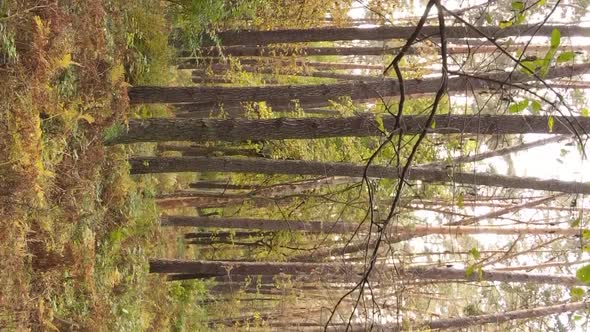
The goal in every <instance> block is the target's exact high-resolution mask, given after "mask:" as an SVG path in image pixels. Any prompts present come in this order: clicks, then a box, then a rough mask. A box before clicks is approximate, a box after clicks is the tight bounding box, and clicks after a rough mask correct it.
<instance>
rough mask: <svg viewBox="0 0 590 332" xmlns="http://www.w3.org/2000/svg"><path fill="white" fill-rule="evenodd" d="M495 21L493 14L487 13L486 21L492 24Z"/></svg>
mask: <svg viewBox="0 0 590 332" xmlns="http://www.w3.org/2000/svg"><path fill="white" fill-rule="evenodd" d="M493 21H494V19H493V18H492V15H490V14H489V13H486V22H487V23H488V24H492V22H493Z"/></svg>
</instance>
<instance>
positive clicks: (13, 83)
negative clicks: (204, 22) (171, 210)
mask: <svg viewBox="0 0 590 332" xmlns="http://www.w3.org/2000/svg"><path fill="white" fill-rule="evenodd" d="M162 6H163V5H162V3H161V2H159V1H155V0H142V1H125V0H102V1H100V0H98V1H76V0H66V1H59V2H57V1H48V0H28V1H23V0H8V1H4V2H0V128H1V129H0V220H1V222H0V270H1V271H2V272H0V285H2V287H0V329H2V330H64V331H65V330H84V331H93V330H94V331H106V330H111V331H112V330H119V331H121V330H123V331H137V330H146V329H148V328H151V329H153V330H156V331H160V330H166V329H168V328H169V327H170V325H174V324H182V323H183V322H182V320H183V318H182V316H183V312H186V310H188V309H186V308H183V302H187V301H189V302H190V301H191V299H190V298H187V292H185V289H183V288H182V287H181V286H170V285H165V281H164V280H163V279H161V278H158V277H148V268H147V258H148V257H149V256H151V255H154V254H157V253H158V252H157V251H158V250H163V249H162V247H161V246H158V245H157V243H158V242H159V241H158V240H159V237H160V236H161V234H160V233H159V231H158V227H157V221H158V215H157V210H156V207H155V204H154V200H153V196H154V193H155V190H156V187H157V186H158V185H159V184H158V181H157V179H154V178H151V177H144V178H140V179H138V180H137V181H134V180H132V179H131V178H130V176H129V171H128V168H129V166H128V163H127V161H126V160H127V156H128V155H129V154H130V153H131V152H132V150H131V149H135V151H134V152H137V149H142V148H144V149H146V147H141V146H139V147H125V146H114V147H108V148H106V147H105V146H104V145H103V141H104V138H105V135H106V136H108V135H111V134H113V133H114V132H116V131H117V130H118V128H117V126H114V125H113V124H115V123H122V122H124V121H125V119H126V118H128V117H130V116H133V114H130V111H129V107H128V102H127V99H126V93H125V89H126V86H127V83H125V82H126V81H131V82H135V83H154V84H158V83H165V80H170V79H174V78H173V77H171V75H173V74H171V73H170V68H169V66H168V64H169V60H170V58H171V55H170V53H171V51H170V50H169V48H168V47H167V40H168V32H169V28H168V24H167V22H166V21H165V18H164V17H163V15H162V12H163V8H162ZM163 111H164V110H163V109H158V108H148V109H146V108H144V109H139V110H135V111H134V112H135V113H134V114H135V116H137V114H140V115H145V116H149V115H151V114H153V112H163ZM147 148H149V147H147ZM174 287H176V288H174ZM179 287H180V288H179ZM192 293H194V292H191V294H192ZM179 299H180V300H179ZM193 302H194V301H193ZM190 319H199V317H195V314H194V312H193V313H192V314H191V318H190Z"/></svg>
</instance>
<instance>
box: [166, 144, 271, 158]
mask: <svg viewBox="0 0 590 332" xmlns="http://www.w3.org/2000/svg"><path fill="white" fill-rule="evenodd" d="M158 150H159V151H177V152H181V153H182V155H183V156H192V157H197V156H245V157H254V158H257V157H264V155H263V154H261V153H260V152H258V151H256V149H253V148H237V147H229V146H194V145H192V146H191V145H188V146H186V145H185V146H182V145H173V144H161V145H160V146H159V147H158Z"/></svg>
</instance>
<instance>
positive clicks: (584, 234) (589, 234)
mask: <svg viewBox="0 0 590 332" xmlns="http://www.w3.org/2000/svg"><path fill="white" fill-rule="evenodd" d="M582 239H584V240H588V239H590V230H587V229H585V230H583V231H582Z"/></svg>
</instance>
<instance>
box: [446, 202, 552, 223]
mask: <svg viewBox="0 0 590 332" xmlns="http://www.w3.org/2000/svg"><path fill="white" fill-rule="evenodd" d="M559 196H561V195H553V196H549V197H543V198H541V199H538V200H531V201H528V202H525V203H522V204H519V205H514V206H510V207H507V208H504V209H500V210H495V211H491V212H488V213H486V214H483V215H479V216H473V217H468V218H464V219H462V220H459V221H456V222H450V223H448V224H447V226H458V225H471V224H475V223H478V222H480V221H481V220H486V219H494V218H497V217H500V216H503V215H505V214H509V213H515V212H518V211H520V210H524V209H530V208H533V207H535V206H538V205H541V204H544V203H547V202H550V201H552V200H554V199H556V198H557V197H559Z"/></svg>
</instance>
